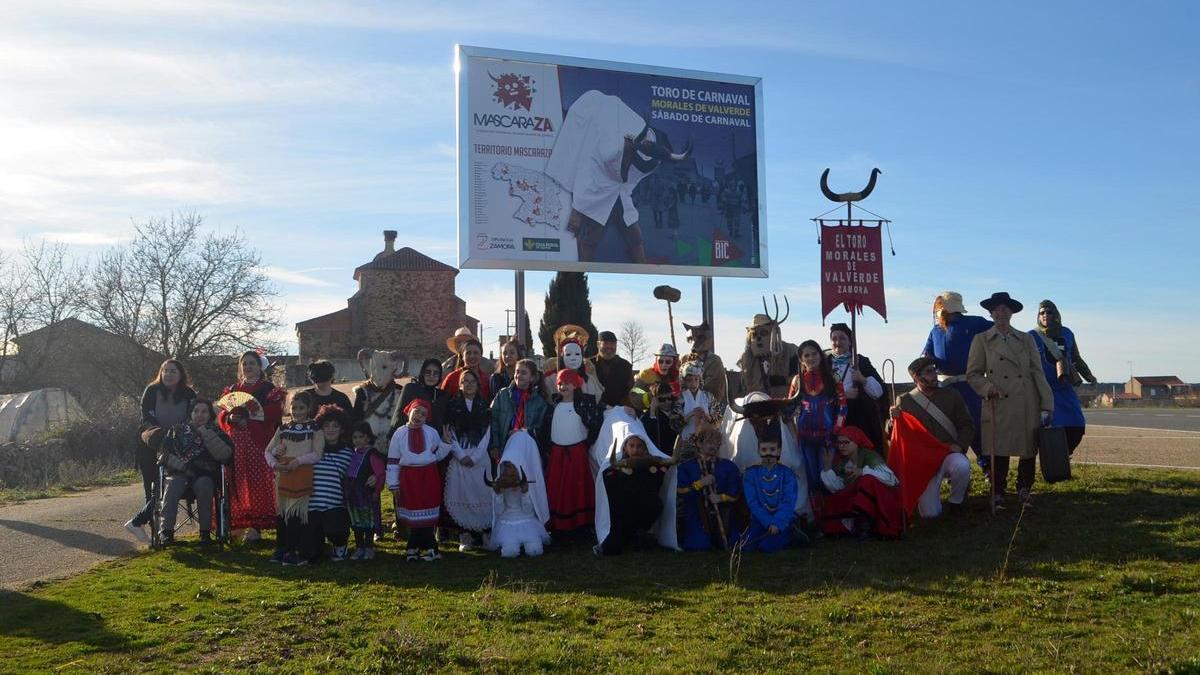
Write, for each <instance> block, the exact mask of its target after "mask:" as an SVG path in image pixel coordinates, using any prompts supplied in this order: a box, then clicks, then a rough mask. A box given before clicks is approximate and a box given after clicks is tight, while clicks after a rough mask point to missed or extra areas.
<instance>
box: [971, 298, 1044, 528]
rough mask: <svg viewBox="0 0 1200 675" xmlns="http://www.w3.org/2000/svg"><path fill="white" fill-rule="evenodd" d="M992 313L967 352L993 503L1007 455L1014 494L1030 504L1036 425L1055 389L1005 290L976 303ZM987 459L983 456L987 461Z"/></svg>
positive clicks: (1003, 481)
mask: <svg viewBox="0 0 1200 675" xmlns="http://www.w3.org/2000/svg"><path fill="white" fill-rule="evenodd" d="M979 304H980V305H981V306H982V307H983V308H984V309H986V310H988V312H990V313H991V315H992V320H993V321H994V322H995V323H996V325H995V326H993V327H992V328H990V329H988V330H986V331H984V332H982V333H980V334H978V335H976V336H975V338H974V340H972V342H971V352H970V354H969V355H968V356H967V373H966V374H967V382H968V383H970V385H971V388H972V389H974V390H975V391H976V393H978V394H979V395H980V396H982V397H983V399H984V404H983V415H982V422H983V449H984V452H983V454H984V456H985V458H987V457H992V456H993V455H994V456H995V466H989V467H987V468H986V470H987V471H988V472H989V473H990V474H991V478H992V485H993V487H994V488H995V497H994V499H995V507H996V509H1001V508H1003V506H1004V491H1005V489H1006V488H1007V487H1008V463H1009V459H1008V458H1009V457H1019V458H1020V460H1019V461H1018V463H1017V497H1018V498H1019V499H1020V500H1021V504H1022V505H1023V506H1029V504H1030V490H1031V489H1032V488H1033V480H1034V469H1035V463H1036V461H1037V460H1036V457H1037V430H1038V427H1039V426H1041V425H1042V424H1044V423H1045V422H1046V421H1047V420H1049V419H1050V414H1051V413H1053V412H1054V393H1053V392H1052V391H1051V390H1050V385H1049V384H1047V382H1046V376H1045V375H1044V374H1043V373H1042V364H1041V361H1040V358H1041V357H1040V356H1039V354H1038V350H1037V345H1036V344H1035V343H1034V341H1033V340H1034V338H1033V337H1032V336H1030V335H1029V334H1028V333H1025V332H1023V331H1019V330H1016V329H1014V328H1013V327H1012V325H1011V323H1010V322H1011V320H1012V315H1013V314H1016V313H1017V312H1019V311H1021V309H1022V307H1023V305H1022V304H1021V303H1019V302H1017V301H1016V300H1014V299H1012V298H1010V297H1009V295H1008V293H1006V292H999V293H993V294H992V297H990V298H988V299H986V300H984V301H983V302H980V303H979ZM988 461H989V460H987V459H985V462H988Z"/></svg>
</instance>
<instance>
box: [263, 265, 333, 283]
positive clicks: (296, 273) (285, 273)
mask: <svg viewBox="0 0 1200 675" xmlns="http://www.w3.org/2000/svg"><path fill="white" fill-rule="evenodd" d="M262 272H263V274H265V275H267V276H268V277H270V278H272V279H274V280H275V281H279V282H283V283H287V284H295V285H297V286H317V287H322V288H325V287H330V286H333V284H332V283H330V282H328V281H325V280H324V279H318V278H316V277H314V276H311V275H309V274H306V270H288V269H284V268H282V267H275V266H274V265H265V266H263V267H262Z"/></svg>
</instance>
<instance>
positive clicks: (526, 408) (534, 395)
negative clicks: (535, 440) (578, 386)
mask: <svg viewBox="0 0 1200 675" xmlns="http://www.w3.org/2000/svg"><path fill="white" fill-rule="evenodd" d="M541 379H542V374H541V372H540V371H539V370H538V367H537V364H536V363H534V362H533V361H531V360H529V359H521V360H520V361H517V367H516V368H515V369H514V370H513V381H512V384H509V385H508V386H507V387H505V388H504V389H501V390H500V391H499V392H498V393H497V394H496V396H495V398H493V399H492V434H491V438H490V439H488V445H489V446H490V447H489V448H488V452H489V453H490V454H491V456H492V461H493V462H498V461H500V451H501V450H503V449H504V446H505V444H507V443H508V439H509V437H511V436H512V435H513V434H515V433H516V432H518V431H520V430H522V429H524V430H526V431H528V430H533V431H534V432H538V431H540V430H541V428H542V420H543V419H544V418H545V416H546V408H547V405H546V399H545V398H543V397H542V393H541ZM531 435H532V434H531Z"/></svg>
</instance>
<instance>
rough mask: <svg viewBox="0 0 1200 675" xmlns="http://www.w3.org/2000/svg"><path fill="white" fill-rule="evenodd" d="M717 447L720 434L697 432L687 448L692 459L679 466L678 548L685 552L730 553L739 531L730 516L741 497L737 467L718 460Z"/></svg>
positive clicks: (706, 430) (740, 480)
mask: <svg viewBox="0 0 1200 675" xmlns="http://www.w3.org/2000/svg"><path fill="white" fill-rule="evenodd" d="M720 447H721V433H720V432H719V431H717V430H716V429H714V428H711V427H709V428H705V429H702V430H700V431H697V432H696V433H695V434H692V437H691V439H690V443H689V446H688V448H686V449H687V450H691V451H693V452H695V453H696V455H695V457H693V458H691V459H689V460H687V461H685V462H683V463H682V464H680V465H679V476H678V487H677V488H676V494H677V495H678V496H679V503H680V507H679V529H680V537H679V545H680V546H682V547H683V550H685V551H707V550H710V549H712V548H714V547H717V548H721V549H729V548H730V547H731V546H732V545H733V544H734V542H735V540H736V538H737V533H738V532H739V531H740V528H739V529H735V523H734V518H733V516H734V507H735V506H736V505H737V504H738V503H739V502H740V501H741V497H742V475H741V472H740V471H738V468H737V465H736V464H734V463H733V462H731V461H729V460H728V459H722V458H720V457H718V452H717V451H718V450H719V449H720Z"/></svg>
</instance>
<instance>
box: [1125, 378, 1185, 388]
mask: <svg viewBox="0 0 1200 675" xmlns="http://www.w3.org/2000/svg"><path fill="white" fill-rule="evenodd" d="M1133 379H1135V380H1137V381H1138V382H1139V383H1141V384H1143V385H1146V384H1168V385H1172V386H1179V385H1182V384H1184V381H1183V380H1181V379H1179V378H1178V377H1175V376H1174V375H1149V376H1147V375H1139V376H1137V377H1135V378H1133Z"/></svg>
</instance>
